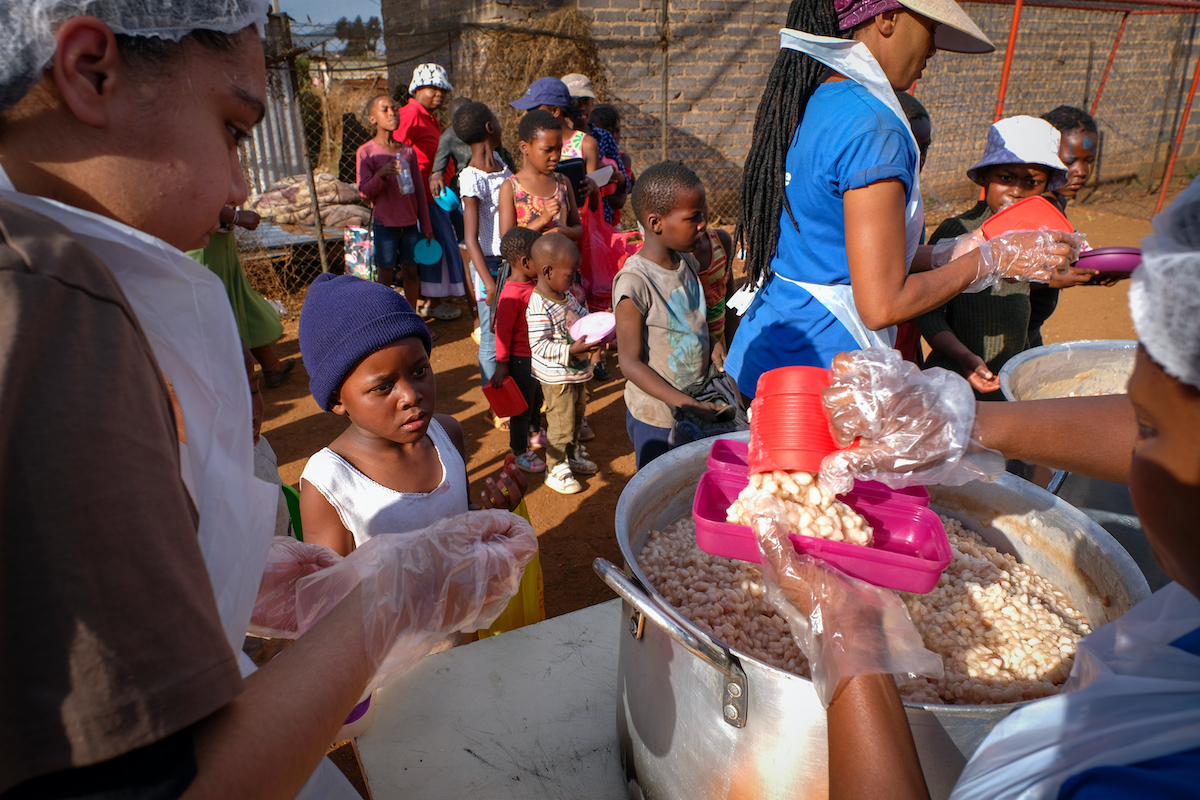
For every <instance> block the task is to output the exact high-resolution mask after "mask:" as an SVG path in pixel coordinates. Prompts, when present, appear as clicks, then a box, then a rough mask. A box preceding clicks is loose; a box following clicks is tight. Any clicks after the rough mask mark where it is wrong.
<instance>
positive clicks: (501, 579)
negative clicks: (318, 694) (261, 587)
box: [296, 510, 538, 697]
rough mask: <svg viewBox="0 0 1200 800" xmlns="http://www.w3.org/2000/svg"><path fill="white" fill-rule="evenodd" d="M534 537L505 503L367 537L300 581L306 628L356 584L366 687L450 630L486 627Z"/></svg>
mask: <svg viewBox="0 0 1200 800" xmlns="http://www.w3.org/2000/svg"><path fill="white" fill-rule="evenodd" d="M537 550H538V544H537V535H536V534H535V533H534V531H533V527H532V526H531V525H530V524H529V523H528V522H526V521H525V520H524V519H522V518H521V517H519V516H517V515H516V514H512V513H510V512H508V511H498V510H488V511H470V512H467V513H466V514H460V515H458V516H457V517H449V518H447V519H444V520H441V521H439V522H437V523H435V524H433V525H431V526H429V527H428V528H424V529H422V530H419V531H412V532H409V533H396V534H384V535H382V536H375V537H372V538H371V539H369V540H368V541H367V542H366V543H365V544H363V545H362V546H361V547H359V548H358V549H357V550H355V551H354V552H352V553H351V554H350V555H348V556H346V558H344V559H342V561H341V562H340V563H338V564H336V565H335V566H332V567H330V568H328V569H324V570H321V571H320V572H317V573H315V574H313V575H309V576H308V577H307V578H304V579H303V580H301V581H300V583H299V585H298V586H297V589H296V613H297V620H298V623H299V627H298V629H299V631H300V632H301V633H303V632H304V631H307V630H308V629H309V628H311V627H312V626H313V625H315V624H316V623H317V621H318V620H320V619H321V618H322V617H324V616H325V614H326V613H328V612H329V611H330V610H331V609H332V608H333V607H334V606H336V605H337V604H338V603H340V602H341V601H342V600H343V599H344V598H345V597H346V596H347V595H348V594H350V592H351V591H352V590H353V589H354V588H355V587H356V586H359V587H361V593H362V608H363V628H364V631H365V641H366V651H367V652H366V655H367V665H368V667H369V668H370V669H372V670H373V671H374V676H373V677H372V678H371V680H370V682H369V683H368V685H367V689H366V691H365V692H364V693H363V696H364V697H365V696H366V695H367V694H369V693H370V692H372V691H374V690H375V689H377V688H379V687H380V686H382V685H383V684H384V683H386V682H387V681H389V680H390V679H392V678H394V677H396V676H398V675H399V674H401V673H402V672H404V671H405V670H407V669H408V668H409V667H411V666H412V665H413V664H415V663H416V662H417V661H419V660H420V659H421V658H423V657H424V656H425V655H426V654H427V653H429V651H430V650H432V649H433V647H434V645H436V644H437V643H438V642H440V641H441V640H442V639H444V638H446V636H448V635H449V634H451V633H455V632H459V631H463V632H466V631H474V630H478V629H480V628H486V627H488V626H489V625H491V624H492V623H493V622H494V621H495V620H496V617H498V616H499V615H500V613H501V612H502V611H504V608H505V606H506V605H507V604H508V601H509V599H510V598H511V597H512V596H513V595H515V594H516V593H517V589H518V587H519V586H520V582H521V575H522V573H523V572H524V569H525V565H526V564H528V563H529V562H530V561H532V560H533V557H534V555H536V554H537Z"/></svg>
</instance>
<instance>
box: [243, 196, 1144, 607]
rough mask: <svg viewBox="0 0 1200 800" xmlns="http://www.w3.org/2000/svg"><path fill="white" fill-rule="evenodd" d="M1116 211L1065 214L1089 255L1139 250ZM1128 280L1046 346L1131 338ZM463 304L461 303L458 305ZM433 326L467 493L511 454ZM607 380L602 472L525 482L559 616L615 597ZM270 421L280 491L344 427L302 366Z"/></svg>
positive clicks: (625, 457) (1135, 234)
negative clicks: (1110, 249) (602, 570)
mask: <svg viewBox="0 0 1200 800" xmlns="http://www.w3.org/2000/svg"><path fill="white" fill-rule="evenodd" d="M1118 210H1123V209H1122V208H1121V207H1120V206H1116V207H1114V206H1113V204H1106V205H1096V206H1090V205H1089V206H1085V207H1079V208H1071V209H1070V210H1069V212H1068V216H1069V217H1070V219H1071V221H1072V222H1073V223H1075V225H1076V226H1077V227H1078V228H1079V229H1080V230H1081V231H1083V232H1084V233H1086V234H1088V238H1089V241H1090V242H1091V243H1092V245H1093V246H1095V247H1107V246H1116V245H1126V246H1136V245H1137V244H1138V242H1139V241H1140V239H1141V238H1142V237H1143V236H1145V235H1146V234H1148V233H1149V232H1150V223H1149V222H1148V221H1146V220H1145V219H1139V218H1135V217H1131V216H1124V215H1122V214H1120V213H1116V212H1117V211H1118ZM1127 286H1128V284H1127V282H1122V283H1120V284H1118V285H1116V286H1112V287H1102V286H1083V287H1078V288H1075V289H1072V290H1070V291H1067V292H1064V293H1063V294H1062V298H1061V300H1060V302H1059V306H1058V310H1057V311H1056V312H1055V314H1054V316H1053V317H1051V319H1050V320H1049V322H1048V323H1047V324H1046V326H1045V328H1044V330H1043V332H1044V336H1045V340H1046V342H1047V343H1053V342H1060V341H1069V340H1072V339H1132V338H1134V332H1133V325H1132V323H1131V321H1130V319H1129V311H1128V304H1127ZM464 302H465V301H464ZM463 308H464V313H463V315H462V316H461V317H459V318H458V319H457V320H453V321H450V322H443V321H437V322H433V323H432V324H431V328H432V330H433V331H434V332H435V334H436V335H437V337H438V338H437V342H436V343H435V347H434V351H433V366H434V370H435V372H436V374H437V382H438V401H437V406H436V408H437V410H438V411H439V412H442V413H446V414H451V415H453V416H454V417H455V418H456V419H458V420H459V421H460V422H461V423H462V426H463V431H464V433H465V435H466V442H467V469H468V474H469V477H470V480H471V487H472V495H473V496H475V495H477V494H478V492H479V491H480V488H481V486H482V482H483V480H484V478H486V477H487V476H489V475H492V474H494V473H495V472H496V471H497V470H498V468H499V465H500V463H501V461H502V459H503V457H504V454H505V453H506V452H507V449H508V433H507V431H502V430H495V429H493V428H492V426H491V424H490V423H489V421H488V419H487V410H488V406H487V402H486V401H485V400H484V397H483V392H482V391H481V389H480V384H479V369H478V366H477V363H476V356H477V347H476V345H475V343H474V341H472V339H471V336H470V334H471V328H472V324H471V318H470V315H469V314H467V313H466V309H465V305H464V306H463ZM296 327H297V324H296V320H295V319H294V318H293V319H291V320H288V321H287V322H286V323H285V333H284V338H283V339H282V340H281V341H280V342H279V344H278V345H277V346H276V349H277V352H278V353H279V355H280V356H281V357H298V356H299V355H300V353H299V345H298V343H297V341H296ZM609 364H610V367H612V373H613V377H612V378H611V379H610V380H608V381H605V382H598V381H593V382H592V383H591V389H592V397H591V401H590V402H589V404H588V418H589V421H590V423H591V426H592V428H593V430H595V432H596V438H595V439H594V440H593V441H591V442H589V443H588V444H587V445H586V447H587V450H588V453H589V455H590V457H591V458H592V460H593V461H595V462H596V463H597V464H599V465H600V472H599V474H597V475H593V476H580V477H581V482H582V483H583V485H584V491H583V492H582V493H580V494H577V495H571V496H564V495H560V494H557V493H555V492H553V491H551V490H550V489H548V488H546V487H545V486H543V485H542V479H541V477H540V476H531V479H530V489H529V493H528V504H529V510H530V515H531V516H532V518H533V522H534V526H535V527H536V528H537V530H538V534H539V537H540V543H541V548H542V552H541V558H542V568H543V570H544V573H545V589H546V614H547V616H557V615H559V614H565V613H568V612H570V611H575V610H578V609H580V608H585V607H587V606H590V605H593V604H595V603H598V602H601V601H604V600H607V599H609V598H611V597H612V594H611V592H610V591H609V590H608V588H607V587H606V586H605V585H604V584H603V583H602V582H601V581H600V579H599V578H598V577H596V574H595V573H594V572H593V571H592V566H591V565H592V561H593V559H595V558H596V557H597V556H603V557H605V558H608V559H610V560H612V561H615V562H617V563H620V559H621V556H620V550H619V549H618V548H617V545H616V540H615V537H614V535H613V526H614V512H615V510H616V505H617V499H618V498H619V497H620V494H621V490H622V489H623V488H624V486H625V484H626V482H627V481H628V480H629V479H630V478H631V477H632V476H633V473H634V471H635V470H634V460H633V454H632V446H631V445H630V443H629V439H628V437H627V436H626V433H625V404H624V401H623V399H622V389H623V386H624V379H623V377H622V375H621V370H620V365H619V362H618V360H617V358H616V354H615V352H614V353H613V354H612V355H610V357H609ZM264 396H265V398H266V402H267V407H266V421H265V422H264V424H263V433H264V434H265V435H266V436H267V439H268V440H269V441H270V443H271V446H272V447H273V448H274V449H275V452H276V454H277V455H278V456H279V471H280V474H281V475H282V476H283V480H284V482H286V483H290V484H292V485H297V484H298V483H299V480H300V473H301V472H302V471H303V469H304V464H305V463H306V461H307V460H308V458H309V456H311V455H312V454H313V453H315V452H316V451H317V450H319V449H320V448H321V447H323V446H325V445H326V444H328V443H329V442H330V441H332V440H333V439H334V438H335V437H336V436H337V435H338V434H339V433H341V431H342V430H344V428H345V426H346V421H345V420H344V419H343V418H342V417H338V416H335V415H333V414H329V413H325V412H322V411H321V410H320V409H318V408H317V405H316V403H315V402H314V401H313V399H312V396H311V395H310V394H309V392H308V377H307V375H306V373H305V372H304V370H303V367H302V366H301V367H298V368H297V369H296V370H294V371H293V372H292V374H291V375H290V376H288V378H287V381H286V382H285V383H284V384H283V386H281V387H280V388H278V389H267V390H264Z"/></svg>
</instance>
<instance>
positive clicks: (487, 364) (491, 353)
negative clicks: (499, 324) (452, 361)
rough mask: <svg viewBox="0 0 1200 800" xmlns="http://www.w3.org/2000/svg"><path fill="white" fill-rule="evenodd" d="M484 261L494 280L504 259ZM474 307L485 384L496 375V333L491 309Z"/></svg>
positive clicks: (483, 303)
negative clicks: (477, 316) (493, 328)
mask: <svg viewBox="0 0 1200 800" xmlns="http://www.w3.org/2000/svg"><path fill="white" fill-rule="evenodd" d="M484 260H485V261H486V263H487V268H488V272H490V273H491V274H492V280H495V279H496V276H497V275H498V274H499V273H500V265H501V264H502V263H504V259H502V258H500V257H499V256H485V257H484ZM474 278H475V285H476V286H479V277H478V275H476V276H474ZM480 294H483V292H480ZM475 305H476V306H477V307H478V308H479V378H480V380H481V381H482V382H483V383H485V384H486V383H487V382H488V381H490V380H491V379H492V376H493V375H495V374H496V332H495V331H493V330H492V309H491V307H490V306H489V305H488V304H487V303H485V302H483V300H476V301H475ZM521 452H525V451H524V450H522V451H521Z"/></svg>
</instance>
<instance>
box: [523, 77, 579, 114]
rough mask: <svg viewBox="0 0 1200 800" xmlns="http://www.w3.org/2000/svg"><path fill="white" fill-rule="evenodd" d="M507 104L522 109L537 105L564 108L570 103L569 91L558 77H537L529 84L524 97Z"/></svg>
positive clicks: (527, 109) (525, 109)
mask: <svg viewBox="0 0 1200 800" xmlns="http://www.w3.org/2000/svg"><path fill="white" fill-rule="evenodd" d="M509 105H510V106H512V107H513V108H519V109H521V110H522V111H529V110H530V109H533V108H537V107H538V106H559V107H560V108H566V107H567V106H569V105H571V91H570V90H569V89H568V88H567V85H566V84H565V83H563V82H562V81H561V80H559V79H558V78H538V79H537V80H536V81H534V82H533V83H531V84H529V88H528V89H526V90H525V96H524V97H522V98H520V99H518V100H513V101H512V102H511V103H509Z"/></svg>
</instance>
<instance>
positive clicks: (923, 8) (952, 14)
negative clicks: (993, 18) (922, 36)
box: [897, 0, 996, 53]
mask: <svg viewBox="0 0 1200 800" xmlns="http://www.w3.org/2000/svg"><path fill="white" fill-rule="evenodd" d="M897 2H899V3H900V5H902V6H904V7H905V8H907V9H908V10H909V11H914V12H916V13H918V14H920V15H921V16H923V17H928V18H929V19H931V20H933V21H934V22H937V23H938V27H937V30H936V31H934V33H933V44H934V46H935V47H937V49H938V50H945V51H946V52H948V53H990V52H992V51H993V50H995V49H996V46H995V45H994V44H992V40H991V39H989V38H988V37H987V34H985V33H984V32H983V31H981V30H980V29H979V26H978V25H976V24H975V20H973V19H971V18H970V17H969V16H967V12H965V11H963V10H962V6H960V5H959V4H958V3H956V2H954V0H897Z"/></svg>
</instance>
